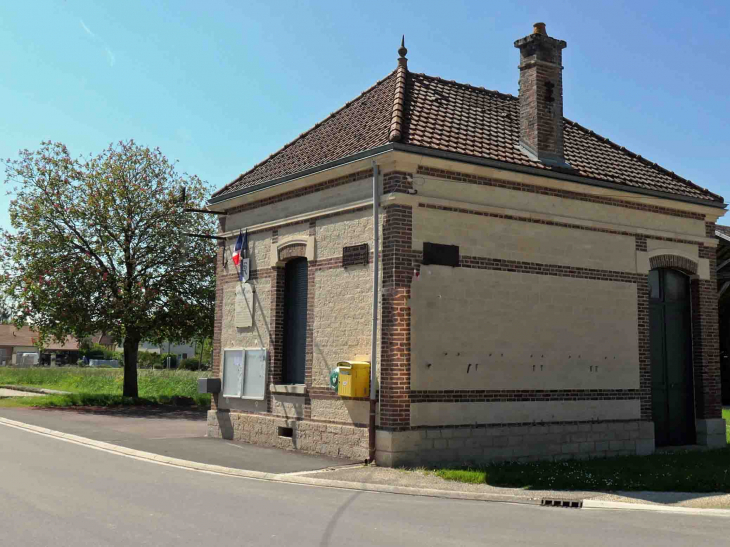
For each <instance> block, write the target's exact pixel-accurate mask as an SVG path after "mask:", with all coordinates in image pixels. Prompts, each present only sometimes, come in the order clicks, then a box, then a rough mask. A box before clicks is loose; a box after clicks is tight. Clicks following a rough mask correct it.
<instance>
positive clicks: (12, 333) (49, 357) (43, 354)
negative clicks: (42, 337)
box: [0, 325, 79, 366]
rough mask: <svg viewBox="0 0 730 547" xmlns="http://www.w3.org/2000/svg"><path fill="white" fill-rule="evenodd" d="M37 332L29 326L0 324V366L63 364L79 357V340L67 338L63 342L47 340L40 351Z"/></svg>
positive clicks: (73, 361)
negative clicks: (18, 326) (17, 326)
mask: <svg viewBox="0 0 730 547" xmlns="http://www.w3.org/2000/svg"><path fill="white" fill-rule="evenodd" d="M38 338H39V335H38V332H36V331H34V330H33V329H31V328H30V327H23V328H20V329H18V328H16V327H15V325H0V366H33V365H39V364H44V365H65V364H72V363H75V362H76V361H77V360H78V358H79V342H78V340H76V339H75V338H70V337H69V338H67V339H66V341H65V342H64V343H63V344H59V343H58V342H56V341H55V340H48V341H47V342H46V345H45V346H44V347H43V349H42V351H41V349H40V348H39V347H38Z"/></svg>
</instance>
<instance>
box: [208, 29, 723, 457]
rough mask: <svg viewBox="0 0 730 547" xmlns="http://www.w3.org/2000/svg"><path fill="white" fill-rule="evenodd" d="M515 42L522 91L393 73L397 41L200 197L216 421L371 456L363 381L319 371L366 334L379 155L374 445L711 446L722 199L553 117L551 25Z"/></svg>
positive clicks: (322, 449)
mask: <svg viewBox="0 0 730 547" xmlns="http://www.w3.org/2000/svg"><path fill="white" fill-rule="evenodd" d="M514 45H515V47H516V48H517V49H518V50H519V54H520V65H519V84H520V91H519V97H514V96H512V95H506V94H502V93H498V92H496V91H490V90H487V89H484V88H481V87H473V86H471V85H466V84H460V83H457V82H454V81H448V80H444V79H441V78H437V77H433V76H427V75H425V74H419V73H415V72H411V71H409V69H408V62H407V59H406V54H407V50H406V48H405V46H404V44H402V45H401V48H400V49H399V50H398V52H399V58H398V61H397V67H396V68H395V70H394V71H393V72H392V73H390V74H389V75H387V76H386V77H385V78H384V79H382V80H380V81H379V82H377V83H376V84H375V85H374V86H372V87H371V88H370V89H368V90H366V91H365V92H363V93H362V94H361V95H360V96H358V97H357V98H355V99H354V100H353V101H351V102H349V103H347V104H346V105H345V106H344V107H342V108H341V109H339V110H337V111H336V112H334V113H333V114H331V115H330V116H329V117H328V118H326V119H325V120H323V121H322V122H321V123H319V124H317V125H315V126H314V127H313V128H311V129H310V130H308V131H306V132H305V133H303V134H302V135H300V136H299V137H298V138H297V139H295V140H294V141H293V142H291V143H289V144H288V145H286V146H285V147H284V148H282V149H281V150H279V151H278V152H276V153H275V154H273V155H271V156H270V157H269V158H267V159H266V160H264V161H263V162H261V163H259V164H257V165H256V166H254V167H253V168H252V169H251V170H250V171H248V172H246V173H244V174H242V175H240V176H239V177H237V178H236V179H235V180H233V181H232V182H231V183H230V184H228V185H227V186H225V187H224V188H222V189H220V190H219V191H217V192H216V193H215V194H214V195H213V196H212V198H211V199H210V200H209V205H208V208H209V209H210V210H212V211H216V212H219V213H222V215H221V217H220V218H221V222H220V226H221V228H220V233H219V237H220V238H224V241H220V242H219V250H218V260H217V264H218V265H217V297H216V298H217V299H216V319H215V337H214V358H213V362H214V373H215V374H217V375H219V376H222V378H223V382H222V383H223V388H222V392H221V393H220V394H217V395H216V396H214V397H213V403H212V409H211V411H210V413H209V434H210V435H212V436H223V437H226V438H233V439H237V440H243V441H248V442H253V443H258V444H262V445H268V446H276V447H281V448H289V449H299V450H303V451H308V452H319V453H323V454H327V455H331V456H341V457H350V458H358V459H363V458H365V457H367V455H368V438H369V437H368V429H367V427H366V425H367V423H368V416H369V403H368V400H367V399H364V398H359V399H358V398H354V399H353V398H343V397H340V396H339V395H338V394H337V392H335V391H334V390H332V389H331V388H330V387H329V376H330V372H331V371H332V370H333V369H334V367H335V366H336V365H337V363H338V362H340V361H343V360H351V359H362V358H368V356H369V355H370V344H371V335H370V332H371V331H370V329H371V299H372V291H373V287H372V283H371V278H372V275H373V273H372V268H373V241H374V239H373V221H372V218H373V211H372V177H373V165H374V164H376V165H377V169H378V172H379V178H378V184H379V188H380V195H381V197H380V204H379V211H380V243H381V245H380V262H379V265H380V271H381V273H382V275H381V279H380V285H379V287H378V290H379V294H380V321H379V331H378V341H377V347H378V351H379V356H378V380H379V385H378V400H379V402H378V409H377V432H376V449H377V454H376V458H377V461H378V462H379V463H380V464H383V465H397V464H424V463H435V462H485V461H492V460H503V459H523V460H530V459H561V458H579V457H600V456H610V455H618V454H648V453H651V452H653V451H654V450H655V448H656V447H658V446H665V445H692V444H700V445H708V446H724V445H725V442H726V441H725V424H724V421H723V420H722V417H721V401H720V365H719V351H718V324H717V313H718V312H717V310H718V308H717V287H716V258H715V250H716V246H717V240H716V238H715V223H716V221H717V219H718V218H719V217H720V216H722V215H723V214H724V211H725V204H724V203H723V199H722V198H721V197H720V196H718V195H715V194H713V193H711V192H710V191H708V190H707V189H704V188H702V187H700V186H698V185H696V184H694V183H692V182H690V181H689V180H686V179H684V178H682V177H680V176H679V175H676V174H675V173H673V172H670V171H668V170H666V169H664V168H662V167H660V166H658V165H656V164H655V163H652V162H651V161H649V160H647V159H645V158H642V157H641V156H639V155H637V154H635V153H633V152H630V151H628V150H626V149H625V148H624V147H622V146H620V145H618V144H615V143H613V142H611V141H610V140H608V139H606V138H604V137H601V136H599V135H597V134H596V133H594V132H593V131H590V130H588V129H586V128H585V127H583V126H581V125H579V124H578V123H575V122H573V121H571V120H568V119H566V118H564V117H563V89H562V70H563V66H562V50H563V49H564V48H565V47H566V43H565V42H564V41H562V40H558V39H555V38H552V37H550V36H549V35H548V34H547V32H546V30H545V25H543V24H536V25H535V28H534V32H533V33H532V34H530V35H528V36H526V37H524V38H522V39H520V40H517V41H516V42H515V44H514ZM506 54H507V50H506V48H505V55H506ZM516 76H517V75H516ZM241 230H247V234H248V241H247V248H246V249H244V251H246V252H247V256H248V257H249V259H250V261H251V263H250V278H249V281H248V283H245V284H244V283H240V282H239V280H238V272H237V269H236V268H235V267H234V266H233V262H232V261H231V257H232V254H233V252H234V244H235V241H236V238H237V236H238V234H239V233H240V231H241ZM241 348H248V349H249V351H244V350H242V349H241ZM226 370H229V372H228V374H226V372H225V371H226ZM227 380H228V381H227Z"/></svg>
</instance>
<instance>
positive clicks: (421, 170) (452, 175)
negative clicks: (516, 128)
mask: <svg viewBox="0 0 730 547" xmlns="http://www.w3.org/2000/svg"><path fill="white" fill-rule="evenodd" d="M416 173H417V174H419V175H425V176H429V177H435V178H440V179H446V180H451V181H454V182H461V183H466V184H476V185H479V186H492V187H495V188H505V189H507V190H516V191H518V192H529V193H531V194H540V195H543V196H554V197H558V198H565V199H573V200H577V201H586V202H590V203H601V204H603V205H612V206H614V207H623V208H625V209H634V210H636V211H647V212H650V213H657V214H660V215H669V216H673V217H681V218H691V219H694V220H703V221H704V220H705V215H703V214H701V213H692V212H689V211H681V210H678V209H670V208H669V207H660V206H658V205H648V204H644V203H633V202H631V201H625V200H622V199H616V198H610V197H603V196H597V195H592V194H582V193H579V192H573V191H570V190H560V189H557V188H546V187H543V186H536V185H534V184H526V183H521V182H510V181H505V180H498V179H492V178H487V177H480V176H477V175H472V174H469V173H459V172H455V171H445V170H443V169H434V168H431V167H423V166H419V167H418V170H417V171H416ZM713 236H714V232H713Z"/></svg>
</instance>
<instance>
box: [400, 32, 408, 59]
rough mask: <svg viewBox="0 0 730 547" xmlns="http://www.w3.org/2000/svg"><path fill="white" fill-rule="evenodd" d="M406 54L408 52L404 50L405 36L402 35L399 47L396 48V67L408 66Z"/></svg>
mask: <svg viewBox="0 0 730 547" xmlns="http://www.w3.org/2000/svg"><path fill="white" fill-rule="evenodd" d="M406 53H408V50H407V49H406V35H405V34H404V35H403V38H401V41H400V47H399V48H398V55H400V57H398V65H399V66H400V65H402V66H404V67H407V66H408V59H406Z"/></svg>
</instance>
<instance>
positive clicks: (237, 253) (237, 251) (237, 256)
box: [233, 232, 243, 266]
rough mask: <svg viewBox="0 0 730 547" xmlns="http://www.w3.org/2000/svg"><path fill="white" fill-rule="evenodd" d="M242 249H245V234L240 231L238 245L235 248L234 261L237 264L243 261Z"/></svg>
mask: <svg viewBox="0 0 730 547" xmlns="http://www.w3.org/2000/svg"><path fill="white" fill-rule="evenodd" d="M241 249H243V234H242V233H241V232H239V233H238V239H237V240H236V246H235V247H234V248H233V263H234V264H235V265H236V266H238V265H239V264H240V263H241Z"/></svg>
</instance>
